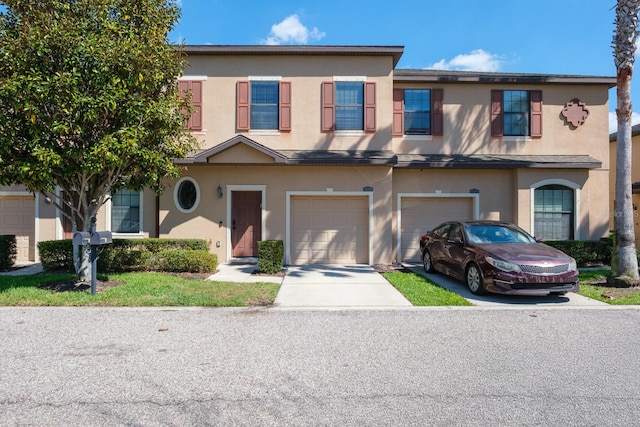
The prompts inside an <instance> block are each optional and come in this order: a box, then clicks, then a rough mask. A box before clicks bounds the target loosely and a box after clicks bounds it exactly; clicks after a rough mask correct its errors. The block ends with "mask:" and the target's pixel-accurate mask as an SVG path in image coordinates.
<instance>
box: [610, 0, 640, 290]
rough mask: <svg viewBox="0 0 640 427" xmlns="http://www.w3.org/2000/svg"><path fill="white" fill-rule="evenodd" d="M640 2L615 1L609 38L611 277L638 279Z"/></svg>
mask: <svg viewBox="0 0 640 427" xmlns="http://www.w3.org/2000/svg"><path fill="white" fill-rule="evenodd" d="M639 10H640V0H618V4H617V6H616V22H615V23H616V30H615V34H614V36H613V47H614V62H615V65H616V77H617V92H616V94H617V105H618V108H616V115H617V118H618V136H617V142H616V144H617V148H616V149H617V152H616V159H617V161H616V164H617V169H616V190H615V202H614V224H615V225H614V231H615V245H614V248H613V250H614V254H613V262H612V266H611V276H612V277H613V278H621V277H628V278H630V279H638V258H637V255H636V245H635V233H634V230H633V203H632V200H631V197H632V191H631V112H632V109H631V76H632V74H633V61H634V56H635V52H636V40H637V37H638V11H639Z"/></svg>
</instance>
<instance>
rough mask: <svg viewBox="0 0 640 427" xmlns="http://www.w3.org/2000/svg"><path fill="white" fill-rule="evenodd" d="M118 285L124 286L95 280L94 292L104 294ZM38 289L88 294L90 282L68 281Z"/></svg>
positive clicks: (118, 284)
mask: <svg viewBox="0 0 640 427" xmlns="http://www.w3.org/2000/svg"><path fill="white" fill-rule="evenodd" d="M120 285H124V283H123V282H117V281H109V280H107V281H102V280H96V292H104V291H106V290H107V289H110V288H115V287H116V286H120ZM40 289H46V290H48V291H53V292H90V291H91V282H78V281H75V280H68V281H66V282H59V283H47V284H45V285H42V286H40Z"/></svg>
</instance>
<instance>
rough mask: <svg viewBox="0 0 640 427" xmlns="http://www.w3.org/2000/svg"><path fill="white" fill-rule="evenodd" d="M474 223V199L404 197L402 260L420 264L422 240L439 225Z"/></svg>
mask: <svg viewBox="0 0 640 427" xmlns="http://www.w3.org/2000/svg"><path fill="white" fill-rule="evenodd" d="M472 219H473V199H472V198H471V197H423V198H413V197H411V198H410V197H404V198H403V199H402V208H401V218H400V221H401V224H400V260H401V261H420V244H419V239H420V236H422V235H423V234H424V233H425V232H427V231H429V230H431V229H433V228H434V227H436V226H438V225H439V224H442V223H443V222H446V221H454V220H463V221H464V220H472Z"/></svg>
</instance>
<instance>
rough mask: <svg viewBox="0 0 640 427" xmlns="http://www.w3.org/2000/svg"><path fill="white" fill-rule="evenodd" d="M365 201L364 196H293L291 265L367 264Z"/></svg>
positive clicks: (366, 204)
mask: <svg viewBox="0 0 640 427" xmlns="http://www.w3.org/2000/svg"><path fill="white" fill-rule="evenodd" d="M367 202H368V199H367V198H366V197H351V196H349V197H347V196H295V197H292V199H291V252H290V254H291V259H290V263H291V264H293V265H296V264H298V265H299V264H350V263H358V264H367V263H368V262H369V226H368V224H369V209H368V203H367Z"/></svg>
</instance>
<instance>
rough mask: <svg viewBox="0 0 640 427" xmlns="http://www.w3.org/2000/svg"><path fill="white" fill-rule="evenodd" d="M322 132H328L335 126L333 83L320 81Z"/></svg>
mask: <svg viewBox="0 0 640 427" xmlns="http://www.w3.org/2000/svg"><path fill="white" fill-rule="evenodd" d="M321 96H322V132H329V131H332V130H335V128H336V101H335V84H334V83H333V82H323V83H322V95H321Z"/></svg>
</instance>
